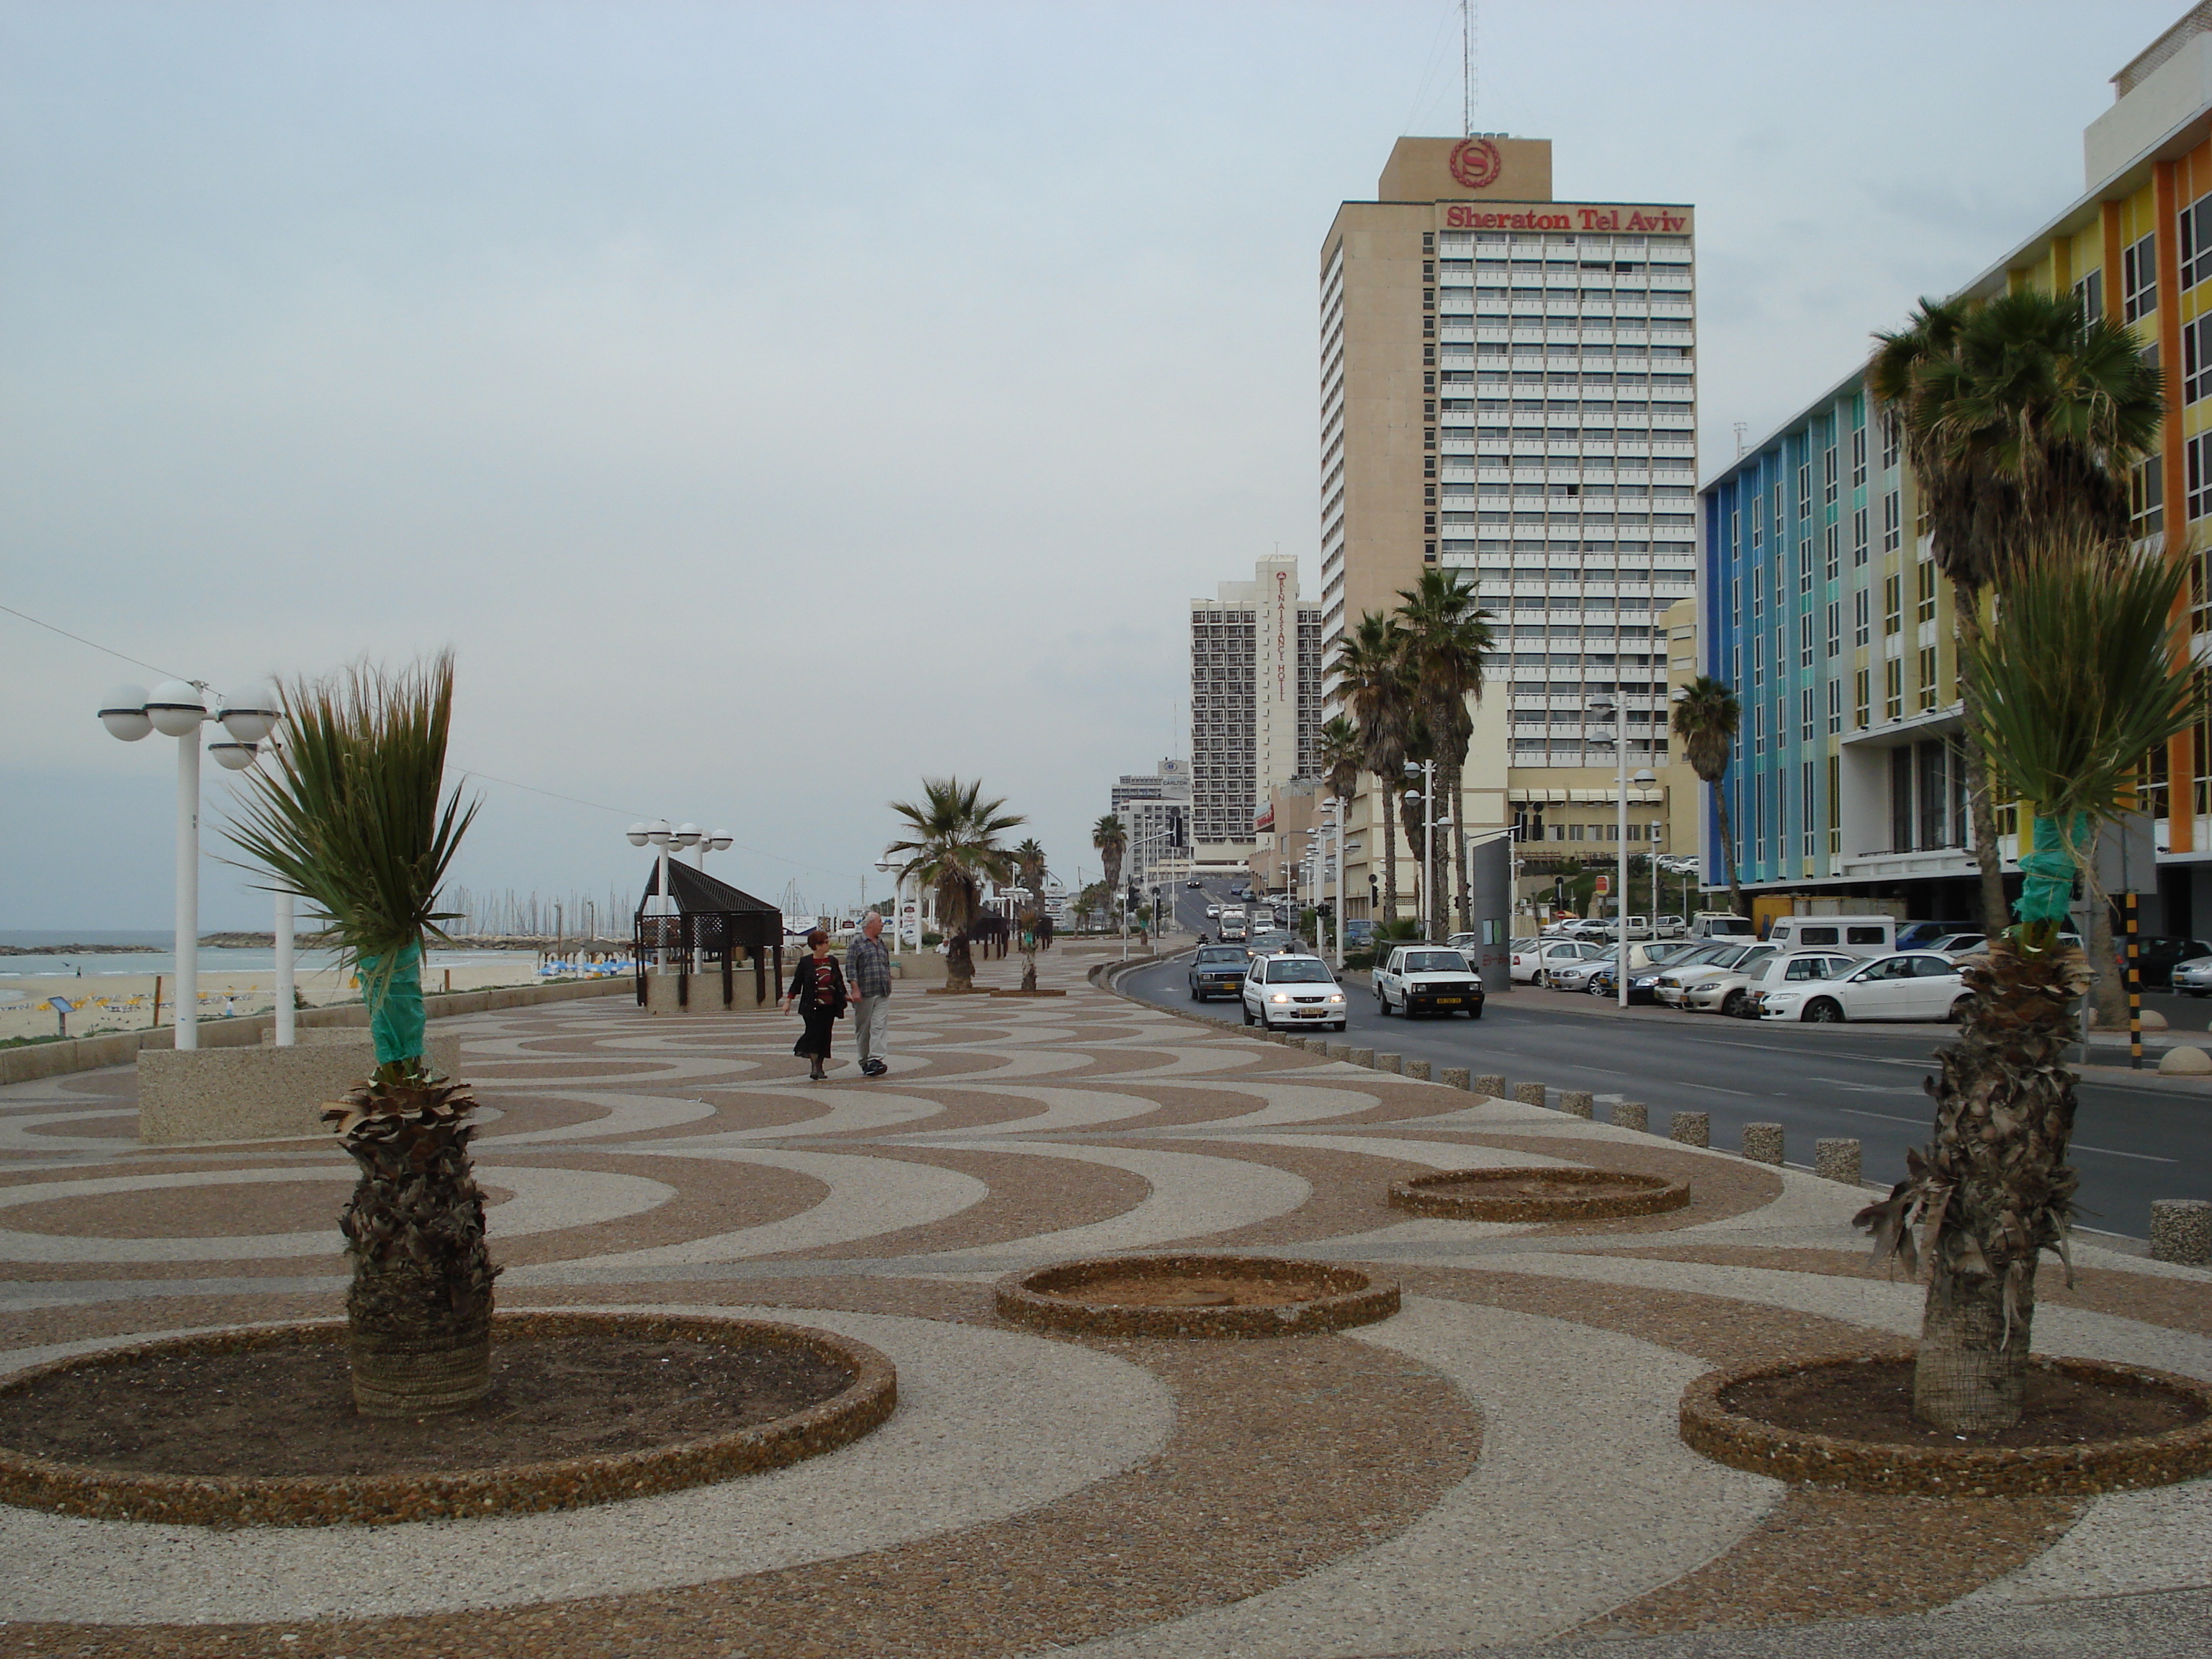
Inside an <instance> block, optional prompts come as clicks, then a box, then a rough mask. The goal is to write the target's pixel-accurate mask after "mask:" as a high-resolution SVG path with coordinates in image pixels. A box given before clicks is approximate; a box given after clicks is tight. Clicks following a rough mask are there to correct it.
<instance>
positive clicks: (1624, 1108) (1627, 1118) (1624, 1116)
mask: <svg viewBox="0 0 2212 1659" xmlns="http://www.w3.org/2000/svg"><path fill="white" fill-rule="evenodd" d="M1613 1127H1615V1128H1617V1129H1634V1130H1636V1131H1637V1132H1638V1133H1644V1132H1646V1131H1648V1130H1650V1127H1651V1109H1650V1107H1648V1106H1646V1105H1645V1104H1644V1103H1643V1102H1642V1101H1640V1100H1616V1101H1615V1102H1613Z"/></svg>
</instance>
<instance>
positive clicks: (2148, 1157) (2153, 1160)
mask: <svg viewBox="0 0 2212 1659" xmlns="http://www.w3.org/2000/svg"><path fill="white" fill-rule="evenodd" d="M2069 1150H2070V1151H2073V1152H2097V1153H2100V1154H2101V1155H2102V1156H2104V1157H2106V1158H2135V1159H2136V1160H2137V1161H2138V1162H2140V1163H2143V1164H2179V1162H2180V1161H2181V1160H2180V1159H2179V1158H2157V1157H2154V1156H2153V1155H2152V1154H2151V1153H2149V1152H2114V1151H2113V1150H2112V1148H2111V1147H2110V1146H2085V1145H2083V1144H2082V1143H2081V1141H2078V1140H2077V1141H2075V1143H2074V1144H2073V1146H2071V1147H2070V1148H2069Z"/></svg>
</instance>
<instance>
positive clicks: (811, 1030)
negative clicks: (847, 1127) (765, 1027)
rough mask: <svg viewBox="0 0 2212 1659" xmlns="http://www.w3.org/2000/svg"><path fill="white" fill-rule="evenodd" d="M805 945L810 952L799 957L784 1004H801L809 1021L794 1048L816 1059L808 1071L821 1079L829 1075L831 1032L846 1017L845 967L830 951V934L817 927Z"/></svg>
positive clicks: (802, 1014)
mask: <svg viewBox="0 0 2212 1659" xmlns="http://www.w3.org/2000/svg"><path fill="white" fill-rule="evenodd" d="M806 946H807V950H808V951H809V952H810V954H808V955H806V956H803V957H799V966H798V968H797V969H795V970H794V971H793V974H792V975H791V988H790V989H789V990H788V991H787V992H785V993H784V996H783V1008H784V1012H787V1013H788V1012H790V1011H791V1007H792V1005H793V1003H796V1004H798V1005H799V1018H801V1019H803V1020H805V1022H806V1028H805V1030H803V1031H801V1032H800V1033H799V1041H798V1042H794V1043H793V1044H792V1045H791V1052H792V1053H793V1054H799V1055H801V1056H803V1057H804V1058H805V1059H807V1060H812V1061H813V1062H814V1069H813V1070H812V1071H811V1072H809V1073H807V1074H806V1075H807V1076H808V1077H809V1078H810V1079H812V1080H813V1081H814V1082H817V1083H819V1082H821V1081H822V1079H823V1078H824V1077H826V1076H827V1075H828V1073H825V1072H824V1071H823V1069H822V1062H823V1061H824V1060H828V1059H829V1034H830V1032H831V1031H832V1030H835V1029H836V1024H837V1022H838V1021H839V1020H841V1019H842V1018H844V1017H845V1004H846V1001H847V1000H848V999H847V997H846V994H845V973H844V969H842V968H840V967H838V965H837V958H836V957H833V956H831V955H830V954H829V934H827V933H823V931H822V930H821V929H820V928H819V927H817V928H816V929H815V930H814V931H813V932H812V933H809V934H808V935H807V936H806Z"/></svg>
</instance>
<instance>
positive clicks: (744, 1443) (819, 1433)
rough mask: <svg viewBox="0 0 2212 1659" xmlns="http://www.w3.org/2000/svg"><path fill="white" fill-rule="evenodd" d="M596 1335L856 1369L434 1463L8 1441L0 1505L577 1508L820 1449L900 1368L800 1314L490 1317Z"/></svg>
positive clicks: (287, 1517)
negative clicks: (155, 1452) (319, 1464)
mask: <svg viewBox="0 0 2212 1659" xmlns="http://www.w3.org/2000/svg"><path fill="white" fill-rule="evenodd" d="M599 1333H605V1334H617V1333H619V1334H622V1335H624V1336H628V1337H633V1338H639V1339H643V1340H690V1341H696V1342H713V1343H720V1344H724V1345H726V1346H757V1345H772V1346H780V1347H786V1348H797V1349H799V1350H802V1351H804V1352H807V1353H810V1354H812V1355H814V1356H815V1357H816V1358H821V1359H824V1360H827V1361H829V1363H830V1364H835V1365H841V1366H842V1367H844V1368H845V1369H846V1370H849V1371H851V1372H852V1374H853V1380H852V1383H850V1384H849V1385H848V1387H847V1388H845V1389H843V1390H842V1392H840V1393H838V1394H836V1395H833V1396H832V1397H831V1398H829V1399H828V1400H825V1401H822V1402H821V1403H820V1404H819V1405H816V1406H811V1407H807V1408H806V1409H805V1411H801V1412H794V1413H792V1414H791V1415H790V1416H788V1417H780V1418H777V1419H775V1420H774V1421H772V1422H768V1423H757V1424H755V1425H752V1426H751V1427H750V1428H744V1429H738V1430H735V1431H732V1432H730V1433H728V1434H722V1435H714V1436H711V1437H708V1438H706V1439H702V1440H686V1441H681V1442H678V1443H674V1444H671V1445H667V1446H658V1447H653V1448H651V1449H647V1450H643V1451H633V1452H623V1453H620V1454H617V1455H610V1456H603V1457H569V1458H562V1459H558V1460H556V1461H554V1462H543V1463H516V1464H507V1465H505V1466H501V1467H493V1468H475V1469H456V1470H452V1471H441V1472H439V1473H435V1474H422V1473H417V1474H390V1475H337V1476H329V1477H316V1476H311V1475H282V1476H270V1477H262V1478H249V1477H244V1476H235V1475H221V1476H217V1475H180V1474H132V1473H129V1472H125V1471H121V1470H113V1469H100V1468H87V1467H84V1466H82V1465H76V1464H67V1463H57V1462H50V1461H48V1460H46V1459H44V1458H38V1457H30V1456H27V1455H23V1454H21V1453H20V1452H14V1451H9V1450H5V1449H0V1503H9V1504H22V1505H24V1506H25V1507H27V1508H31V1509H40V1510H54V1511H57V1512H58V1513H60V1514H64V1515H82V1516H94V1517H96V1518H98V1519H101V1520H109V1521H149V1522H166V1523H169V1524H172V1525H185V1526H210V1527H246V1526H253V1527H324V1526H336V1525H356V1526H378V1525H390V1524H392V1523H395V1522H408V1521H431V1520H447V1519H455V1518H461V1517H466V1516H491V1515H513V1514H519V1513H524V1512H527V1511H532V1510H566V1509H580V1508H582V1507H584V1506H586V1505H588V1504H607V1503H612V1502H614V1501H616V1500H617V1499H619V1498H642V1497H644V1496H646V1495H647V1494H648V1493H652V1492H675V1491H678V1490H680V1489H681V1488H683V1487H686V1486H705V1485H708V1483H710V1482H713V1481H717V1480H728V1479H730V1478H731V1477H732V1476H734V1475H740V1474H756V1473H757V1472H759V1471H761V1470H763V1469H773V1468H781V1467H782V1466H783V1465H785V1464H787V1463H796V1462H799V1461H801V1460H802V1459H805V1458H809V1457H817V1456H819V1455H822V1454H823V1452H827V1451H834V1450H835V1449H837V1448H838V1447H840V1446H842V1445H844V1444H846V1443H848V1442H850V1441H854V1440H857V1439H859V1438H860V1437H861V1436H862V1435H864V1434H866V1433H867V1432H868V1431H870V1430H872V1429H873V1428H875V1427H877V1426H878V1425H880V1424H881V1423H882V1422H883V1421H884V1419H886V1418H888V1417H889V1416H890V1414H891V1411H892V1409H893V1407H896V1405H897V1403H898V1376H897V1372H896V1370H895V1369H894V1368H893V1366H892V1364H891V1362H890V1359H888V1358H885V1357H884V1355H883V1354H882V1353H879V1352H877V1351H876V1350H875V1349H873V1348H872V1347H870V1346H867V1345H866V1343H864V1342H855V1341H854V1340H852V1339H851V1338H850V1337H844V1336H837V1335H834V1334H831V1333H830V1332H828V1331H821V1330H816V1329H814V1328H811V1327H809V1326H805V1325H780V1324H773V1323H770V1322H766V1321H762V1320H750V1319H713V1318H707V1317H702V1316H696V1315H666V1314H593V1313H551V1312H546V1313H538V1312H530V1313H507V1314H498V1315H495V1316H494V1319H493V1324H492V1334H493V1340H494V1342H495V1343H496V1342H497V1341H498V1340H499V1339H500V1338H501V1336H508V1337H525V1336H566V1337H575V1336H590V1335H592V1334H599ZM345 1334H346V1330H345V1326H344V1325H343V1323H342V1322H336V1321H325V1322H316V1323H313V1324H289V1325H263V1326H257V1327H252V1328H242V1329H239V1330H232V1331H212V1332H206V1333H204V1334H200V1335H197V1336H187V1337H176V1338H171V1339H169V1340H164V1341H160V1342H142V1343H135V1344H132V1345H131V1346H127V1347H120V1348H110V1349H107V1350H106V1351H105V1352H100V1353H94V1354H80V1355H77V1356H76V1357H75V1358H69V1359H62V1360H57V1361H54V1362H52V1364H46V1365H37V1366H33V1367H31V1368H29V1369H28V1370H22V1371H19V1372H17V1373H15V1375H14V1376H10V1377H9V1378H8V1379H7V1381H6V1383H0V1388H15V1387H19V1386H21V1385H22V1384H24V1383H27V1382H30V1381H32V1380H33V1379H34V1378H38V1377H42V1376H51V1375H52V1374H54V1373H55V1372H57V1371H64V1370H80V1369H86V1368H96V1369H99V1370H107V1371H112V1372H114V1373H116V1374H117V1382H118V1386H124V1387H127V1386H129V1372H130V1370H131V1366H132V1365H133V1364H134V1363H136V1362H137V1361H139V1360H142V1359H145V1358H152V1357H154V1356H155V1355H161V1354H174V1353H179V1352H199V1353H227V1352H239V1351H240V1350H243V1349H248V1348H264V1347H276V1346H281V1345H283V1344H287V1343H295V1342H316V1343H327V1344H331V1345H337V1344H340V1343H343V1341H344V1340H345Z"/></svg>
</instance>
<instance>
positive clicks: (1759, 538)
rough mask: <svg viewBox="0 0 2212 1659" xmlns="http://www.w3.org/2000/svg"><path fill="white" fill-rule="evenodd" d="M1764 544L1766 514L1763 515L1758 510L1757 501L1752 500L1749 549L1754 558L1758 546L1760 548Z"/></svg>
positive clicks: (1757, 552) (1756, 554) (1757, 554)
mask: <svg viewBox="0 0 2212 1659" xmlns="http://www.w3.org/2000/svg"><path fill="white" fill-rule="evenodd" d="M1765 545H1766V515H1765V513H1761V512H1760V511H1759V503H1758V502H1757V501H1753V502H1752V504H1751V551H1752V556H1753V557H1754V558H1756V557H1757V556H1759V549H1760V548H1762V547H1764V546H1765Z"/></svg>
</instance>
